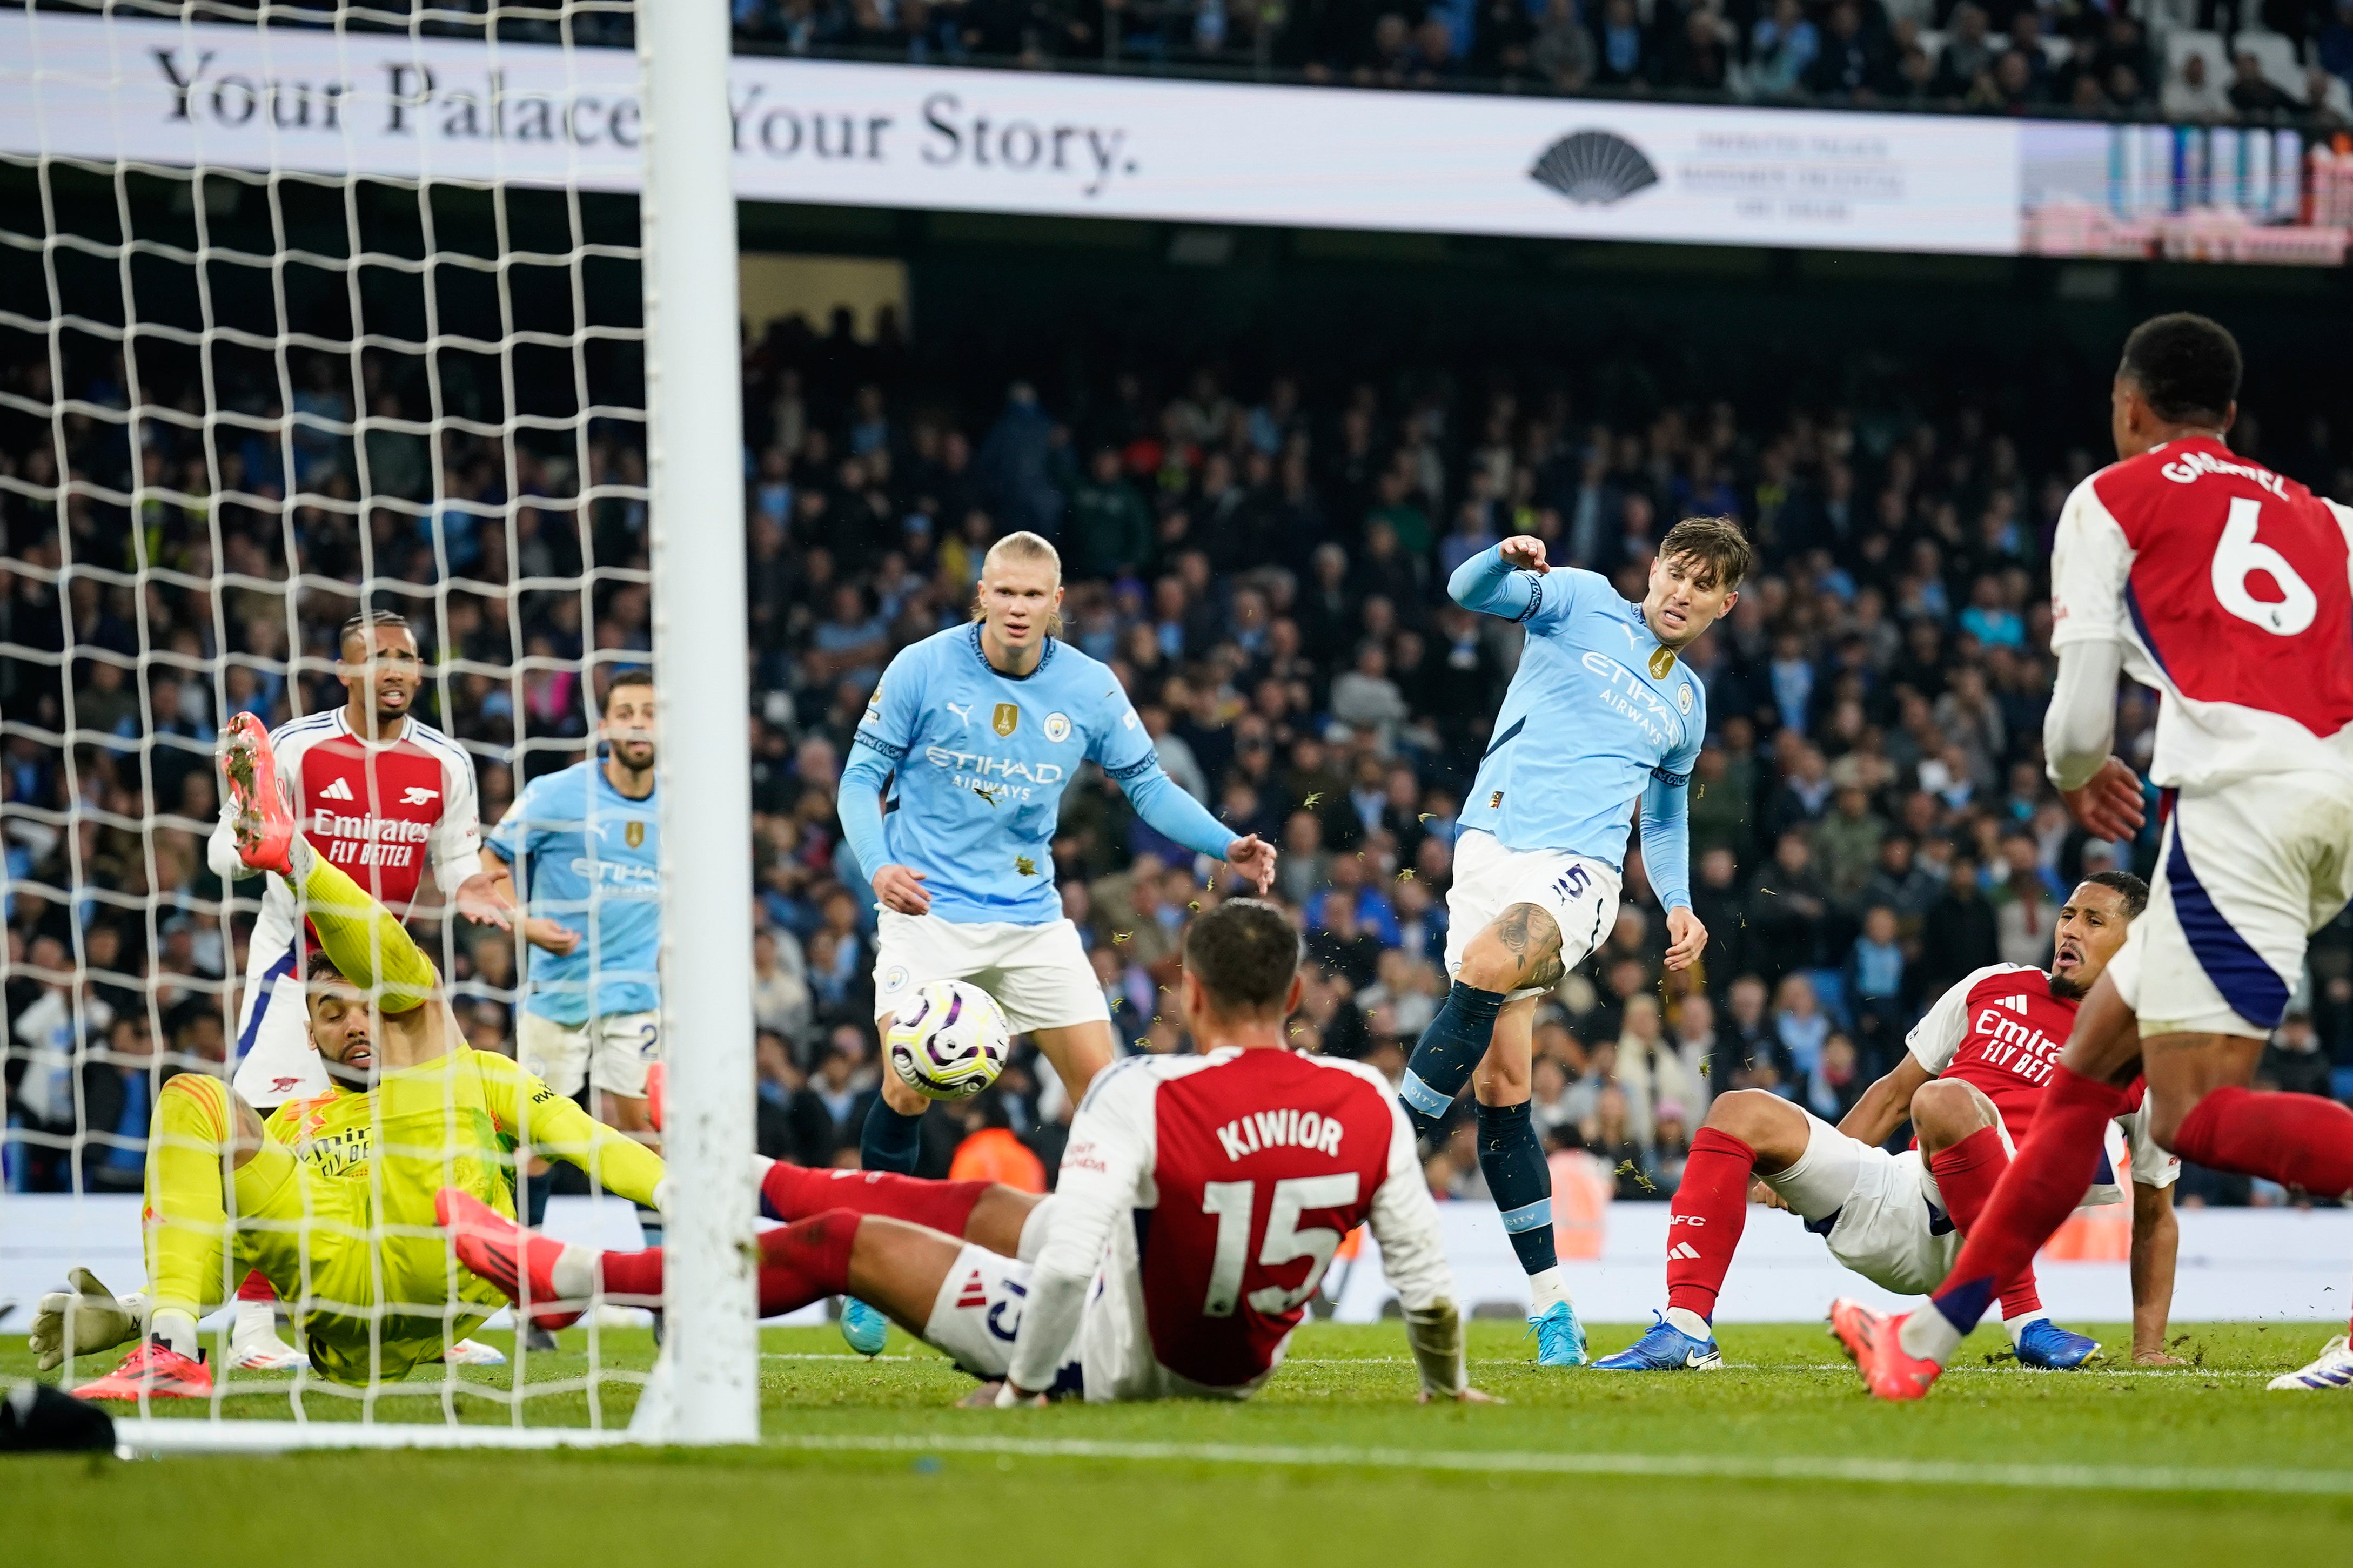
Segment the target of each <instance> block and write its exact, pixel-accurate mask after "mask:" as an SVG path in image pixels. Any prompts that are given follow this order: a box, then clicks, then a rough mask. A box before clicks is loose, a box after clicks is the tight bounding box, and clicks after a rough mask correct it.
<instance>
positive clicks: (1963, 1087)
mask: <svg viewBox="0 0 2353 1568" xmlns="http://www.w3.org/2000/svg"><path fill="white" fill-rule="evenodd" d="M1993 1124H1994V1108H1993V1102H1992V1101H1991V1100H1988V1099H1987V1098H1986V1097H1985V1096H1984V1095H1982V1094H1979V1093H1978V1091H1977V1090H1976V1089H1972V1088H1970V1087H1969V1086H1968V1084H1966V1083H1961V1082H1958V1081H1957V1080H1955V1079H1936V1080H1935V1081H1933V1082H1930V1083H1924V1084H1922V1085H1921V1086H1920V1087H1919V1088H1918V1089H1915V1090H1913V1093H1912V1125H1913V1127H1914V1129H1915V1131H1918V1133H1919V1134H1920V1136H1921V1137H1923V1138H1926V1137H1929V1136H1931V1135H1932V1134H1933V1135H1935V1136H1936V1137H1938V1138H1939V1140H1940V1141H1942V1142H1947V1143H1948V1144H1949V1143H1956V1142H1959V1141H1960V1140H1961V1139H1963V1138H1966V1137H1968V1135H1969V1134H1970V1133H1972V1132H1976V1131H1980V1130H1981V1129H1984V1128H1988V1127H1990V1126H1992V1125H1993Z"/></svg>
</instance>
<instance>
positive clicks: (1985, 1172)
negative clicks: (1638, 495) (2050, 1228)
mask: <svg viewBox="0 0 2353 1568" xmlns="http://www.w3.org/2000/svg"><path fill="white" fill-rule="evenodd" d="M2102 1136H2103V1137H2105V1133H2103V1134H2102ZM1928 1169H1929V1171H1930V1172H1931V1173H1934V1174H1935V1176H1936V1188H1937V1190H1938V1191H1939V1192H1941V1193H1943V1194H1945V1212H1946V1213H1947V1214H1948V1215H1952V1216H1953V1224H1954V1226H1956V1227H1957V1228H1958V1229H1959V1231H1960V1233H1961V1235H1962V1237H1963V1238H1964V1239H1966V1238H1967V1237H1968V1236H1969V1235H1970V1234H1971V1233H1972V1232H1974V1231H1975V1230H1976V1229H1977V1227H1978V1221H1979V1220H1980V1219H1982V1218H1984V1217H1985V1211H1986V1205H1988V1204H1989V1203H1991V1202H1992V1201H1993V1192H1994V1188H1995V1186H1996V1185H1997V1184H2000V1181H2001V1173H2003V1172H2004V1171H2006V1170H2008V1169H2010V1151H2009V1150H2007V1149H2005V1148H2003V1147H2002V1146H2001V1130H2000V1128H1998V1127H1980V1128H1979V1129H1978V1130H1977V1131H1975V1132H1972V1133H1970V1134H1969V1135H1968V1137H1966V1138H1964V1139H1962V1140H1961V1141H1960V1142H1957V1143H1956V1144H1954V1145H1953V1146H1952V1147H1951V1148H1949V1149H1939V1150H1937V1151H1936V1152H1935V1153H1934V1154H1931V1155H1929V1156H1928ZM2040 1310H2042V1295H2041V1293H2040V1292H2038V1291H2037V1290H2036V1289H2035V1286H2034V1269H2033V1267H2032V1266H2031V1264H2030V1265H2029V1266H2028V1267H2027V1268H2026V1270H2025V1272H2023V1273H2021V1275H2019V1277H2018V1278H2017V1279H2014V1280H2012V1281H2011V1282H2010V1289H2007V1290H2004V1291H2003V1292H2002V1293H2001V1315H2002V1317H2003V1318H2004V1319H2005V1320H2007V1319H2010V1318H2015V1317H2018V1316H2020V1315H2021V1313H2026V1312H2034V1311H2040Z"/></svg>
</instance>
